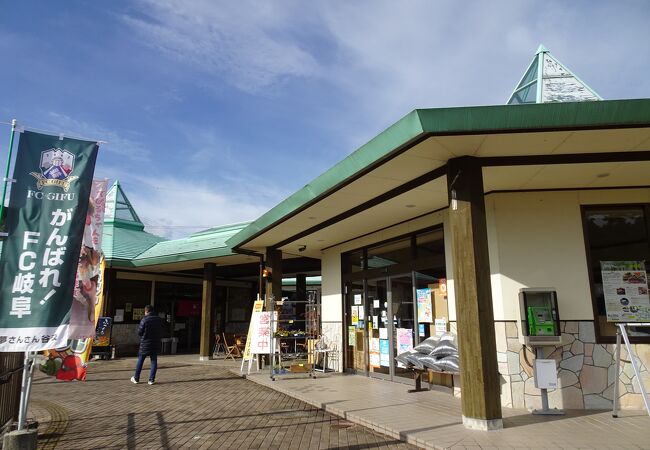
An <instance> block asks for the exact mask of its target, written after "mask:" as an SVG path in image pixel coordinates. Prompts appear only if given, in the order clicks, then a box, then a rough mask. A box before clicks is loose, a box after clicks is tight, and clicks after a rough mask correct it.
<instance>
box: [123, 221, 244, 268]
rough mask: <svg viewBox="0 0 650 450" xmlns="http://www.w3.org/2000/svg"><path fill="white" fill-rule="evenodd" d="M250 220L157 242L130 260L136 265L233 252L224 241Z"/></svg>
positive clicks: (231, 253)
mask: <svg viewBox="0 0 650 450" xmlns="http://www.w3.org/2000/svg"><path fill="white" fill-rule="evenodd" d="M249 224H250V222H242V223H236V224H232V225H223V226H219V227H215V228H210V229H208V230H203V231H199V232H197V233H194V234H192V235H190V236H188V237H187V238H184V239H176V240H173V241H164V242H158V243H156V244H155V245H154V246H152V247H150V248H148V249H147V250H146V251H144V252H142V253H141V254H139V255H138V256H137V257H135V258H134V259H133V260H132V264H133V265H134V266H136V267H141V266H149V265H156V264H167V263H174V262H180V261H191V260H197V259H207V258H216V257H220V256H228V255H233V254H235V253H234V252H233V251H232V249H231V248H230V247H229V246H228V245H227V244H226V241H227V240H228V239H229V238H230V237H232V236H234V235H235V234H237V233H238V232H240V231H241V230H242V229H243V228H245V227H246V226H247V225H249Z"/></svg>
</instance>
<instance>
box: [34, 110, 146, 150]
mask: <svg viewBox="0 0 650 450" xmlns="http://www.w3.org/2000/svg"><path fill="white" fill-rule="evenodd" d="M45 120H46V122H45V125H44V126H46V127H47V128H49V129H51V130H53V131H54V132H57V131H58V132H60V133H65V134H68V135H69V136H71V137H78V138H82V139H88V140H94V139H96V140H98V141H104V142H103V143H102V144H101V145H100V152H103V151H108V152H110V153H114V154H116V155H119V156H120V157H124V158H126V159H128V160H131V161H147V160H149V157H150V155H151V152H150V150H149V149H148V148H147V146H146V145H145V144H143V143H142V142H140V140H139V139H141V137H140V136H137V135H136V134H135V133H133V132H132V131H129V130H122V131H121V132H119V133H118V132H116V131H113V130H110V129H108V128H105V127H103V126H101V125H97V124H94V123H90V122H84V121H81V120H77V119H75V118H72V117H70V116H67V115H65V114H61V113H57V112H49V113H48V115H47V118H46V119H45Z"/></svg>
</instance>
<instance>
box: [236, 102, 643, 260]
mask: <svg viewBox="0 0 650 450" xmlns="http://www.w3.org/2000/svg"><path fill="white" fill-rule="evenodd" d="M649 125H650V99H638V100H607V101H598V102H568V103H539V104H521V105H500V106H471V107H458V108H436V109H417V110H415V111H412V112H411V113H409V114H407V115H406V116H404V117H403V118H402V119H400V120H399V121H398V122H396V123H395V124H393V125H391V126H390V127H389V128H388V129H386V130H385V131H383V132H382V133H380V134H379V135H377V136H376V137H375V138H373V139H372V140H371V141H370V142H368V143H367V144H365V145H363V146H362V147H360V148H359V149H358V150H356V151H355V152H353V153H352V154H350V155H349V156H348V157H347V158H345V159H344V160H342V161H340V162H339V163H338V164H336V165H335V166H334V167H332V168H331V169H329V170H328V171H327V172H325V173H323V174H322V175H320V176H319V177H317V178H316V179H314V180H313V181H312V182H310V183H308V184H307V185H306V186H305V187H303V188H302V189H300V190H299V191H297V192H296V193H294V194H293V195H291V196H290V197H288V198H287V199H286V200H284V201H282V202H281V203H279V204H278V205H276V206H275V207H274V208H272V209H271V210H269V211H268V212H266V213H265V214H264V215H262V216H261V217H259V218H258V219H257V220H255V221H253V222H252V223H251V224H250V225H249V226H247V227H246V228H244V229H243V230H242V231H241V232H239V233H238V234H236V235H235V236H233V237H232V238H230V239H229V240H228V241H227V244H228V245H230V247H232V248H234V249H236V248H239V247H242V246H243V245H244V244H246V243H247V242H248V241H250V240H252V239H254V238H255V237H256V236H258V235H260V234H262V233H263V232H264V231H266V230H268V229H270V228H273V227H274V226H276V225H278V224H279V223H281V222H282V221H283V220H285V219H287V218H289V217H291V216H293V215H295V214H297V213H299V212H300V211H302V210H303V209H305V208H307V207H309V206H310V205H312V204H314V203H316V202H317V201H318V200H320V199H321V198H324V197H326V196H327V195H328V194H330V193H332V192H334V191H336V190H337V189H338V188H339V187H341V186H343V185H345V184H347V183H348V182H350V181H352V180H355V179H357V178H360V177H361V176H363V174H365V173H367V172H369V171H370V170H372V169H373V168H374V167H376V166H377V165H379V164H380V163H381V162H382V161H384V160H386V159H388V158H390V157H391V156H392V155H394V154H395V153H397V152H399V151H400V149H403V148H407V147H409V146H412V145H414V144H415V143H417V142H419V140H420V139H423V138H425V137H426V136H428V135H463V134H480V133H491V132H492V133H493V132H504V133H507V132H520V131H530V132H535V131H545V130H562V129H566V130H570V129H588V128H616V127H628V126H649Z"/></svg>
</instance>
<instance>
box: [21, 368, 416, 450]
mask: <svg viewBox="0 0 650 450" xmlns="http://www.w3.org/2000/svg"><path fill="white" fill-rule="evenodd" d="M193 358H196V356H194V357H193ZM189 360H190V358H189V357H186V358H184V359H183V358H180V357H160V358H159V363H158V365H159V372H158V377H157V378H158V380H157V384H155V385H153V386H149V385H147V384H146V382H145V383H142V382H141V383H140V384H138V385H134V384H132V383H130V382H129V378H130V376H131V375H132V372H133V367H134V365H135V360H134V359H123V360H116V361H97V362H92V363H91V366H90V369H89V372H88V379H87V381H86V382H72V383H64V382H56V381H53V380H52V379H51V378H49V377H46V376H45V375H43V374H40V373H39V374H37V375H36V378H35V382H34V387H33V393H32V401H31V402H30V409H29V413H28V415H29V416H30V417H31V418H32V419H35V420H38V422H39V448H42V449H53V448H59V449H95V448H96V449H100V448H101V449H110V448H127V449H136V448H137V449H139V448H196V449H210V448H218V449H229V448H232V449H257V448H276V449H333V448H341V449H367V448H382V449H415V448H416V447H414V446H411V445H408V444H406V443H404V442H400V441H399V440H397V439H395V438H391V437H388V436H385V435H382V434H379V433H377V432H375V431H372V430H370V429H367V428H364V427H362V426H360V425H357V424H354V423H351V422H347V421H345V420H344V419H341V418H339V417H336V416H334V415H331V414H329V413H327V412H325V411H323V410H322V409H319V408H316V407H314V406H311V405H309V404H307V403H304V402H302V401H300V400H297V399H294V398H292V397H290V396H288V395H285V394H282V393H279V392H276V391H274V390H271V389H269V388H267V387H264V386H260V385H258V384H255V383H253V382H251V381H248V380H245V379H242V378H240V377H238V376H236V375H234V374H232V373H230V372H229V371H228V367H226V366H224V365H215V364H204V365H202V364H189V363H187V361H189ZM147 376H148V365H145V370H144V371H143V373H142V376H141V379H143V380H146V379H147V378H146V377H147Z"/></svg>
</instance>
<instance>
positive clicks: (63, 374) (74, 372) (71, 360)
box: [56, 355, 86, 381]
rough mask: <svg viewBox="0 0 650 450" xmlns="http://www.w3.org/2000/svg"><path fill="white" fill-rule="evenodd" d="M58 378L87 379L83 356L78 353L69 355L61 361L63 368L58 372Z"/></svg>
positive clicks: (64, 379)
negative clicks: (80, 356) (82, 360)
mask: <svg viewBox="0 0 650 450" xmlns="http://www.w3.org/2000/svg"><path fill="white" fill-rule="evenodd" d="M56 379H57V380H62V381H73V380H79V381H85V380H86V368H85V367H84V364H83V362H81V358H79V357H78V356H77V355H68V356H66V357H65V359H64V360H63V362H62V363H61V368H60V369H59V370H58V371H57V372H56Z"/></svg>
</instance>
